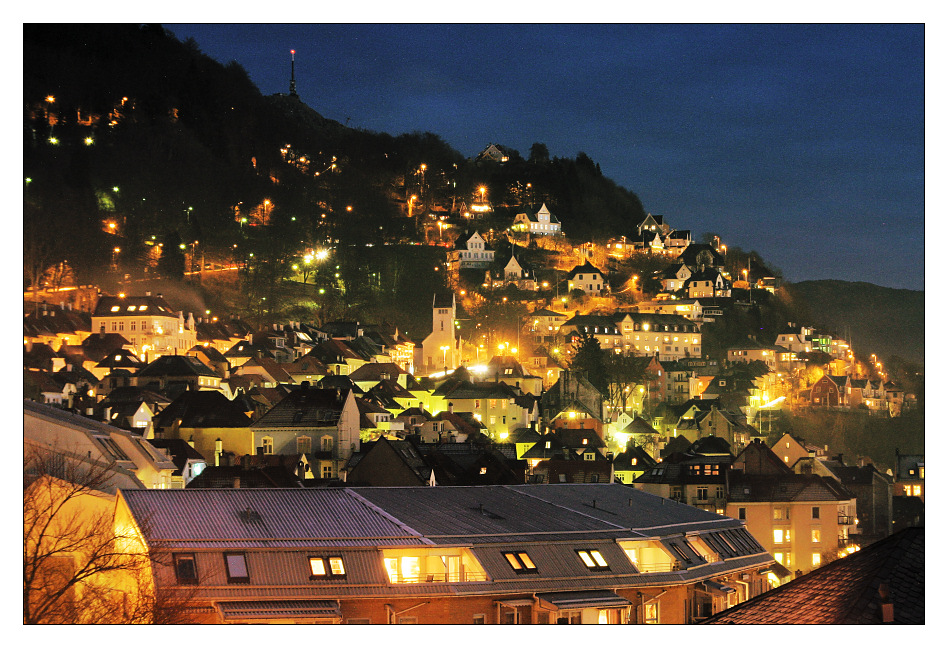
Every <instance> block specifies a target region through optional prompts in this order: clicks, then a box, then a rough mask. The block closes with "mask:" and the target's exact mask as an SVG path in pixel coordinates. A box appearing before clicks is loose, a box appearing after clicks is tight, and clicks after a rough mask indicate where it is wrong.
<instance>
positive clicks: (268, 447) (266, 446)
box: [261, 437, 273, 454]
mask: <svg viewBox="0 0 948 648" xmlns="http://www.w3.org/2000/svg"><path fill="white" fill-rule="evenodd" d="M261 443H262V445H263V454H273V437H263V439H262V441H261Z"/></svg>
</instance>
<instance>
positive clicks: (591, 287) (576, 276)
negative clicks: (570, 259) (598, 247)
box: [566, 261, 609, 295]
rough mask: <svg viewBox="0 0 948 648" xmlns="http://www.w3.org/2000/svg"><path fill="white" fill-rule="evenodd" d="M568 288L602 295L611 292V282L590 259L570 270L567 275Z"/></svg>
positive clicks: (588, 293)
mask: <svg viewBox="0 0 948 648" xmlns="http://www.w3.org/2000/svg"><path fill="white" fill-rule="evenodd" d="M566 285H567V289H568V290H569V291H570V292H572V291H574V290H579V291H582V292H583V293H585V294H587V295H602V294H604V293H606V292H609V282H607V281H606V277H605V275H604V274H602V271H601V270H599V269H598V268H597V267H596V266H594V265H593V264H591V263H590V262H589V261H587V262H586V263H584V264H583V265H581V266H576V267H575V268H573V269H572V270H570V273H569V275H567V277H566Z"/></svg>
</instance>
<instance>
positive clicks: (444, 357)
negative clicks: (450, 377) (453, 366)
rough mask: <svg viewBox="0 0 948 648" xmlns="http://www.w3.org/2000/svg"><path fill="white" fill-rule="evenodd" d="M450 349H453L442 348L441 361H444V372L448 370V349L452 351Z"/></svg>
mask: <svg viewBox="0 0 948 648" xmlns="http://www.w3.org/2000/svg"><path fill="white" fill-rule="evenodd" d="M450 348H451V347H449V346H443V347H441V354H442V356H441V361H442V364H443V365H444V370H445V371H447V370H448V349H450Z"/></svg>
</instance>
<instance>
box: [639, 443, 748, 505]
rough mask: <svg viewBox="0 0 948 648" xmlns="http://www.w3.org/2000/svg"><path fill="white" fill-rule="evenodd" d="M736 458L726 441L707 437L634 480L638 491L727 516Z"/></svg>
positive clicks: (665, 459)
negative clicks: (730, 475) (730, 478)
mask: <svg viewBox="0 0 948 648" xmlns="http://www.w3.org/2000/svg"><path fill="white" fill-rule="evenodd" d="M733 460H734V457H733V456H732V455H731V452H730V447H729V445H728V444H727V442H726V441H724V440H723V439H719V438H717V437H704V438H702V439H700V440H699V441H696V442H694V443H692V444H691V445H690V446H688V449H687V450H686V451H685V452H674V453H671V454H669V455H668V456H666V457H665V458H663V459H662V461H661V463H659V464H657V465H652V466H651V467H650V468H649V469H648V470H646V471H644V472H643V473H642V474H641V475H639V476H638V477H636V478H635V481H634V483H633V484H632V485H633V487H634V488H636V489H637V490H641V491H644V492H646V493H651V494H652V495H658V496H659V497H668V498H670V499H673V500H675V501H677V502H682V503H684V504H689V505H691V506H695V507H697V508H700V509H704V510H706V511H714V512H717V513H718V514H720V515H723V514H724V511H725V509H726V506H727V471H728V469H729V468H730V466H731V462H732V461H733Z"/></svg>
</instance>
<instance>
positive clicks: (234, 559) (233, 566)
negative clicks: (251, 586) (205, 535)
mask: <svg viewBox="0 0 948 648" xmlns="http://www.w3.org/2000/svg"><path fill="white" fill-rule="evenodd" d="M224 565H225V566H226V567H227V582H228V583H249V582H250V573H249V572H248V571H247V556H246V555H245V554H242V553H225V554H224Z"/></svg>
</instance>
